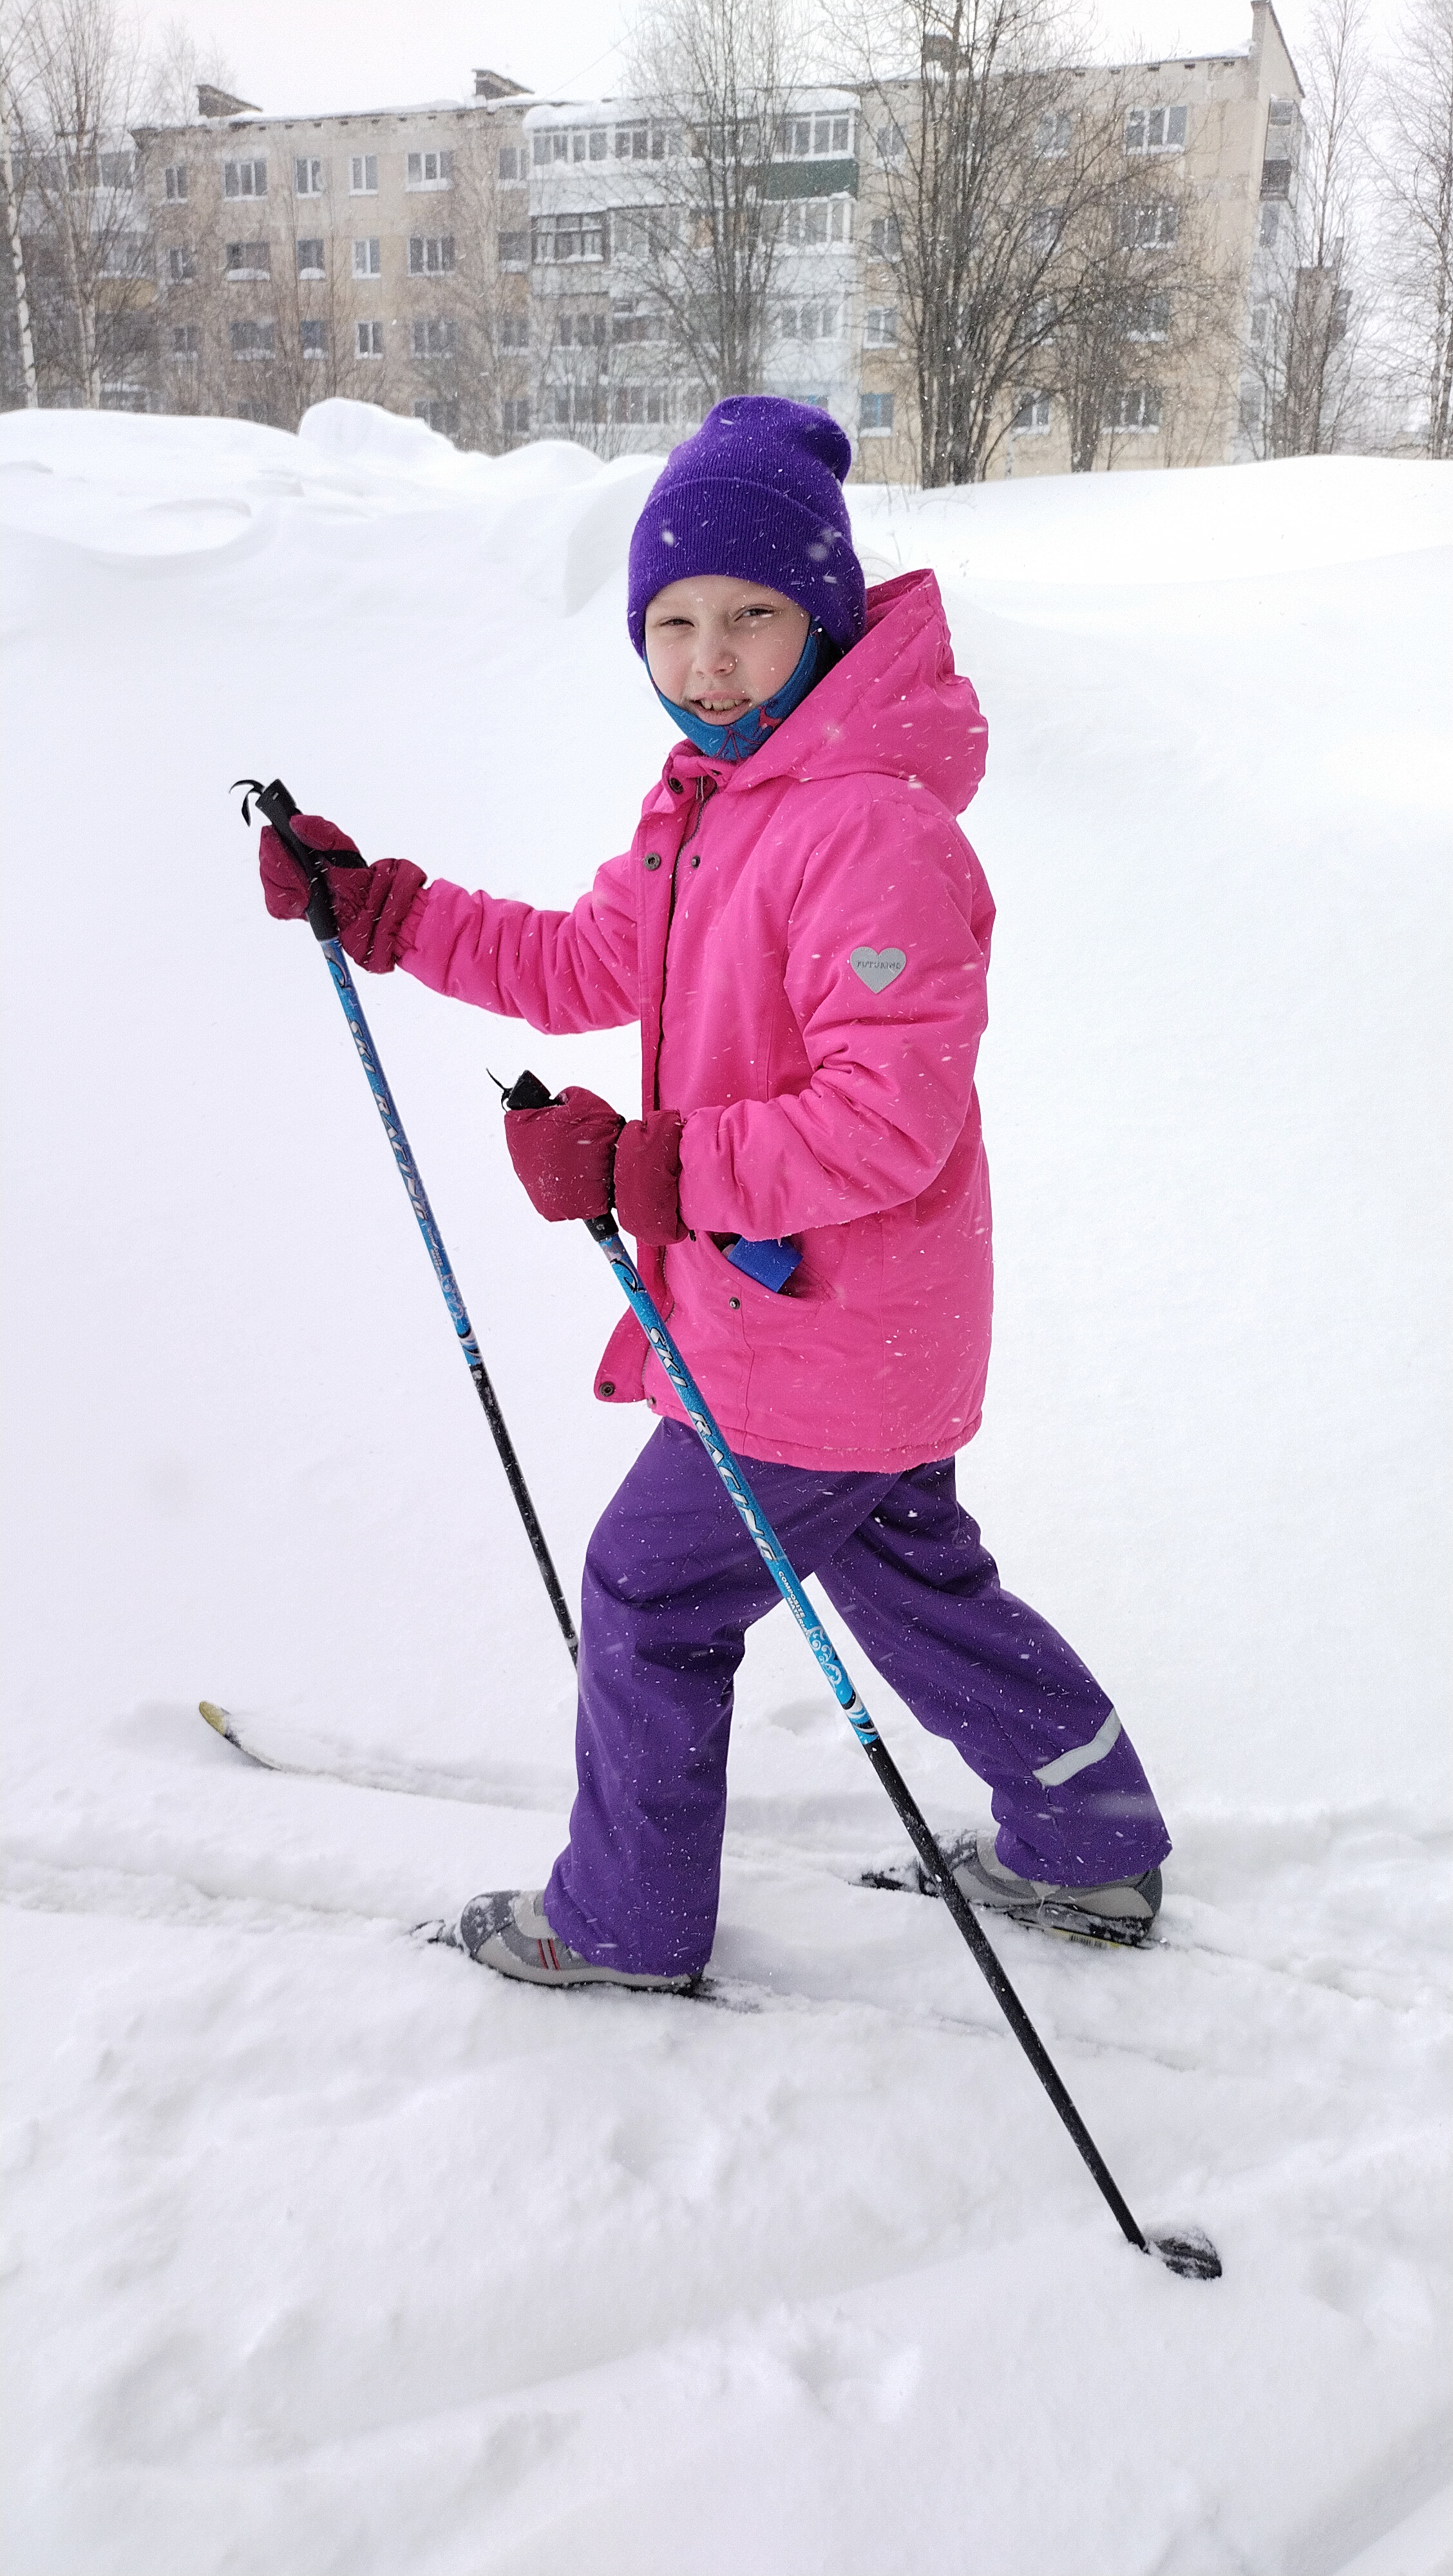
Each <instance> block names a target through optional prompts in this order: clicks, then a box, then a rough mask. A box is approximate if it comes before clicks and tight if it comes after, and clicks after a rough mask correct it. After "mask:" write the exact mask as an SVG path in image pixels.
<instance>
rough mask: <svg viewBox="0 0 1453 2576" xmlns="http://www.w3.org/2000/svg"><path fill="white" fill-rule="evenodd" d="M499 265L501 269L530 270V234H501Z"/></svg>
mask: <svg viewBox="0 0 1453 2576" xmlns="http://www.w3.org/2000/svg"><path fill="white" fill-rule="evenodd" d="M499 264H500V266H501V268H528V267H529V265H530V236H529V234H528V233H501V234H500V237H499Z"/></svg>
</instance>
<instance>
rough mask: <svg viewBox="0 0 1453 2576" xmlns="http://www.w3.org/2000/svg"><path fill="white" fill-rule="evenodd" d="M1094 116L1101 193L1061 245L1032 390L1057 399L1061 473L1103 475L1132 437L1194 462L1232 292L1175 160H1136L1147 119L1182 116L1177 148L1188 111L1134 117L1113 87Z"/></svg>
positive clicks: (1209, 423) (1214, 393) (1119, 86)
mask: <svg viewBox="0 0 1453 2576" xmlns="http://www.w3.org/2000/svg"><path fill="white" fill-rule="evenodd" d="M1093 113H1094V114H1096V115H1097V116H1098V117H1099V118H1100V119H1101V120H1102V123H1103V126H1104V143H1105V148H1104V150H1103V152H1102V153H1100V154H1098V155H1097V156H1095V157H1096V160H1097V165H1098V168H1099V171H1100V184H1099V185H1098V186H1097V187H1093V188H1089V189H1087V190H1086V191H1085V193H1084V195H1083V197H1082V201H1081V205H1080V210H1079V213H1078V216H1077V218H1076V220H1075V222H1074V224H1073V226H1072V227H1071V229H1070V230H1069V232H1068V233H1067V236H1066V238H1065V241H1064V243H1063V245H1062V249H1061V255H1060V259H1059V262H1058V276H1059V281H1060V283H1059V288H1058V294H1057V298H1056V326H1055V332H1054V337H1053V341H1052V343H1051V344H1050V345H1049V347H1048V349H1047V351H1046V353H1045V356H1044V358H1043V360H1042V362H1041V382H1042V383H1043V384H1044V386H1045V388H1046V390H1048V391H1052V392H1054V393H1056V394H1058V395H1059V396H1060V398H1061V399H1062V401H1063V402H1064V405H1065V410H1066V415H1067V418H1068V423H1069V443H1070V470H1071V472H1072V473H1075V474H1088V473H1090V472H1091V471H1092V470H1093V469H1094V467H1095V466H1096V465H1098V464H1103V465H1105V466H1106V467H1107V468H1108V467H1110V466H1112V465H1113V464H1114V462H1115V459H1116V455H1117V453H1118V452H1120V451H1121V450H1123V448H1124V446H1125V444H1126V443H1127V442H1128V441H1129V440H1131V439H1133V438H1134V437H1135V436H1136V435H1137V434H1139V433H1140V432H1142V431H1155V432H1157V433H1158V434H1159V437H1160V447H1159V450H1158V452H1159V454H1160V455H1161V456H1162V458H1163V459H1164V461H1165V462H1166V463H1173V462H1174V463H1184V462H1195V461H1196V459H1197V457H1198V455H1199V454H1200V453H1203V452H1204V448H1205V444H1206V442H1207V440H1208V439H1209V438H1210V437H1211V436H1212V435H1213V434H1214V426H1215V418H1214V415H1215V408H1216V402H1217V398H1218V394H1219V379H1218V374H1217V370H1216V367H1215V363H1214V361H1215V360H1216V358H1217V357H1220V356H1227V355H1229V353H1230V350H1231V349H1232V347H1233V346H1234V330H1233V324H1232V314H1233V307H1234V306H1235V305H1236V304H1237V303H1238V302H1239V300H1240V289H1241V286H1242V281H1241V279H1240V278H1239V277H1238V278H1236V279H1234V280H1233V279H1232V278H1230V277H1228V276H1226V275H1224V274H1221V273H1219V272H1218V270H1217V268H1216V265H1215V260H1214V252H1213V245H1212V240H1211V235H1210V229H1209V225H1208V223H1207V220H1206V210H1205V208H1204V207H1203V205H1202V204H1201V202H1200V200H1199V198H1198V196H1197V193H1196V191H1195V189H1194V188H1193V187H1192V186H1191V185H1190V184H1189V183H1188V182H1187V181H1186V179H1185V178H1184V177H1183V176H1182V175H1181V173H1180V170H1179V167H1178V163H1177V159H1176V157H1175V155H1174V154H1173V153H1172V152H1170V151H1162V152H1161V153H1160V154H1159V155H1158V157H1157V159H1156V160H1155V161H1154V162H1153V163H1151V162H1149V161H1148V160H1147V158H1146V157H1145V156H1144V153H1143V145H1144V130H1145V128H1146V126H1147V124H1148V123H1149V121H1150V120H1151V119H1152V118H1159V119H1160V120H1161V125H1162V127H1165V126H1167V125H1169V124H1170V122H1171V120H1173V119H1176V118H1179V119H1180V135H1181V141H1182V142H1183V141H1184V125H1185V116H1186V111H1185V109H1184V108H1173V107H1172V108H1149V109H1147V108H1143V107H1138V106H1136V105H1134V104H1133V103H1132V100H1131V91H1130V88H1129V87H1128V86H1127V85H1126V84H1125V82H1123V81H1121V80H1116V81H1115V82H1113V83H1112V84H1111V86H1110V88H1109V91H1108V94H1106V95H1104V96H1103V97H1101V98H1099V99H1097V102H1096V106H1095V109H1094V111H1093ZM1172 140H1174V137H1172ZM1137 151H1139V152H1140V153H1141V158H1140V159H1139V162H1138V164H1137V161H1136V160H1135V158H1133V157H1129V156H1133V155H1135V154H1136V153H1137ZM1152 172H1153V176H1152Z"/></svg>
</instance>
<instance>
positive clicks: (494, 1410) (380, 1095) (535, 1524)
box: [232, 778, 580, 1663]
mask: <svg viewBox="0 0 1453 2576" xmlns="http://www.w3.org/2000/svg"><path fill="white" fill-rule="evenodd" d="M232 784H233V787H234V788H237V787H241V788H244V789H245V790H246V791H247V792H246V794H245V795H244V796H243V799H242V819H243V822H244V823H250V822H251V820H252V807H253V806H254V805H256V807H257V809H258V811H259V813H261V814H263V815H265V816H266V818H267V820H268V822H269V823H270V824H271V825H272V828H273V830H274V831H275V832H276V834H277V836H278V838H279V840H280V841H282V842H284V843H285V844H286V846H287V848H288V849H289V850H290V851H291V853H292V856H293V857H294V858H295V859H296V860H297V862H298V865H299V866H300V867H301V868H302V870H303V871H304V874H305V875H306V877H307V880H308V884H309V887H310V889H311V891H310V893H309V896H308V927H309V929H310V930H311V931H312V933H313V936H314V938H315V939H316V940H317V942H318V944H319V946H320V947H321V949H322V951H323V955H324V958H325V959H326V961H327V966H328V972H329V974H330V975H331V977H332V979H333V989H334V991H335V992H336V994H337V996H338V999H339V1001H340V1003H341V1004H342V1006H343V1016H344V1018H345V1020H346V1021H347V1022H348V1028H349V1034H350V1035H351V1037H352V1039H353V1043H354V1045H355V1046H356V1047H357V1049H358V1053H359V1059H360V1061H361V1063H362V1065H363V1070H364V1072H365V1073H366V1074H367V1076H368V1087H369V1089H370V1091H371V1092H372V1093H373V1097H374V1103H375V1106H376V1108H377V1110H378V1114H379V1117H380V1118H381V1119H382V1121H383V1132H384V1134H385V1135H386V1136H387V1138H388V1141H389V1143H390V1145H391V1146H392V1148H393V1157H394V1161H395V1162H396V1163H397V1165H398V1167H399V1172H400V1175H401V1176H402V1179H403V1184H404V1188H405V1189H406V1190H407V1192H408V1194H409V1205H410V1207H411V1208H412V1209H413V1211H414V1215H415V1217H416V1218H417V1219H418V1226H419V1232H420V1234H421V1235H422V1236H423V1238H424V1243H425V1246H426V1248H427V1250H428V1254H429V1259H430V1260H431V1261H432V1263H433V1265H434V1276H435V1277H436V1279H437V1280H438V1282H439V1286H440V1289H441V1290H442V1292H443V1297H444V1303H445V1305H446V1306H447V1307H448V1309H449V1320H450V1322H451V1324H452V1325H453V1327H454V1330H455V1332H456V1334H457V1335H458V1337H459V1347H460V1350H461V1351H462V1352H463V1354H464V1363H465V1366H466V1368H467V1369H468V1371H469V1374H470V1376H471V1377H472V1378H473V1380H474V1387H475V1393H476V1394H477V1395H478V1397H479V1401H480V1403H481V1404H482V1405H483V1407H484V1416H485V1420H486V1421H487V1422H488V1424H489V1427H490V1431H491V1433H492V1435H493V1438H494V1445H495V1447H496V1449H497V1450H498V1451H499V1457H500V1464H501V1466H502V1467H503V1469H504V1471H505V1476H506V1478H507V1480H508V1483H509V1489H510V1492H511V1493H512V1494H513V1496H514V1498H515V1503H516V1506H517V1508H518V1511H519V1515H520V1518H521V1520H522V1521H523V1522H524V1525H525V1536H526V1537H527V1539H528V1540H529V1542H530V1549H531V1553H532V1554H533V1556H534V1559H535V1563H536V1564H537V1566H538V1567H539V1569H540V1579H541V1581H542V1583H543V1584H544V1586H545V1590H546V1591H547V1592H548V1594H549V1596H550V1607H551V1609H552V1610H553V1611H554V1613H555V1617H556V1620H557V1622H558V1623H559V1628H560V1634H561V1636H562V1637H563V1638H564V1640H565V1644H566V1647H567V1649H568V1650H569V1654H570V1660H571V1662H572V1663H574V1662H576V1661H577V1659H578V1657H579V1653H580V1640H579V1638H578V1637H577V1636H576V1633H575V1622H574V1620H573V1619H572V1618H571V1616H570V1608H569V1604H568V1602H567V1601H566V1598H565V1595H564V1593H563V1591H562V1590H561V1588H560V1577H559V1575H558V1574H557V1573H556V1571H555V1564H554V1559H553V1558H552V1556H551V1554H550V1550H549V1548H548V1547H547V1546H546V1544H545V1533H544V1531H543V1530H542V1529H541V1527H540V1522H539V1517H538V1515H537V1513H536V1510H535V1506H534V1504H533V1502H532V1501H531V1499H530V1489H529V1487H528V1485H527V1484H526V1483H525V1479H524V1474H523V1471H522V1470H521V1467H520V1462H519V1459H518V1458H517V1457H516V1455H515V1445H514V1442H513V1441H512V1440H511V1438H510V1435H509V1431H508V1428H507V1426H506V1423H505V1418H504V1415H503V1414H502V1413H501V1411H500V1406H499V1398H498V1396H497V1395H496V1394H495V1391H494V1388H493V1386H492V1385H491V1383H490V1377H489V1371H488V1369H487V1368H486V1367H485V1365H484V1360H483V1357H482V1355H481V1352H480V1348H479V1344H478V1342H477V1341H476V1340H475V1338H474V1327H473V1325H472V1324H471V1323H470V1320H469V1316H468V1313H467V1312H466V1309H465V1304H464V1299H463V1298H462V1296H461V1295H460V1293H459V1282H458V1280H457V1279H456V1278H455V1276H454V1265H453V1263H452V1262H451V1260H450V1258H449V1255H448V1253H447V1252H446V1251H445V1249H444V1238H443V1236H442V1235H441V1233H440V1232H439V1228H438V1226H437V1224H436V1223H435V1220H434V1211H433V1209H432V1208H431V1207H430V1205H429V1197H428V1192H427V1191H426V1190H425V1188H424V1183H423V1180H422V1177H421V1175H420V1172H419V1167H418V1164H417V1163H416V1162H415V1160H414V1156H413V1151H412V1148H411V1147H410V1144H409V1140H408V1138H407V1136H406V1135H405V1134H404V1125H403V1120H402V1119H401V1118H400V1116H399V1113H398V1110H397V1108H396V1106H395V1104H394V1096H393V1093H392V1092H391V1091H390V1089H389V1086H388V1080H387V1077H386V1076H385V1073H384V1069H383V1066H382V1065H381V1064H380V1062H379V1058H378V1049H377V1048H376V1047H375V1045H374V1043H373V1039H372V1037H371V1035H370V1034H369V1027H368V1022H367V1020H366V1019H365V1018H364V1016H363V1006H362V1004H361V1003H360V1001H359V998H358V988H357V986H356V985H355V983H354V981H353V977H352V975H351V974H350V972H349V967H348V960H347V958H346V957H345V956H344V954H343V948H342V943H341V942H340V940H339V937H338V924H337V921H336V920H335V918H334V914H333V901H332V897H331V895H330V894H329V892H328V879H327V875H326V873H325V864H324V858H323V857H322V856H320V854H319V852H318V851H316V850H310V849H309V847H308V844H307V842H306V841H304V840H301V839H300V838H299V836H298V834H297V833H296V832H295V831H293V829H292V828H291V826H292V818H293V816H294V815H295V814H296V813H297V811H298V806H297V804H296V802H295V800H294V798H293V797H291V796H290V795H289V794H288V791H287V789H286V788H285V787H284V785H283V783H282V780H281V779H280V778H275V779H274V780H273V781H272V784H271V786H269V787H264V786H263V785H262V784H261V782H260V781H259V780H258V779H256V778H235V779H234V780H233V782H232ZM327 864H328V865H329V866H333V867H349V868H357V867H363V866H364V865H365V864H366V863H365V861H364V860H362V859H360V858H355V857H353V856H352V855H350V854H349V853H347V852H344V853H342V854H340V855H338V856H332V855H330V856H329V857H328V860H327Z"/></svg>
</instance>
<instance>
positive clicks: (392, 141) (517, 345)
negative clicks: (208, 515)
mask: <svg viewBox="0 0 1453 2576" xmlns="http://www.w3.org/2000/svg"><path fill="white" fill-rule="evenodd" d="M527 103H528V100H527V93H525V92H524V91H522V90H520V89H519V87H518V85H517V84H516V83H514V82H512V81H507V80H505V79H504V78H502V76H501V75H499V74H497V73H494V72H488V71H480V72H477V73H476V74H475V94H474V96H473V98H472V99H470V100H468V101H467V102H460V101H456V100H436V101H433V102H430V103H427V104H425V105H423V106H420V107H408V108H396V109H379V110H376V111H372V112H370V113H367V114H349V115H330V116H318V117H274V116H267V115H264V114H262V113H261V111H259V110H258V109H256V108H253V107H252V106H250V105H249V103H248V102H247V101H245V100H243V99H237V98H230V97H227V96H225V95H224V94H222V93H221V92H218V91H216V90H212V89H205V88H204V89H203V90H201V91H200V92H199V106H200V108H201V111H202V113H201V117H200V121H199V122H198V123H196V124H190V125H187V126H181V127H175V128H171V129H167V130H165V131H148V132H146V133H145V134H142V135H139V136H138V138H137V139H138V142H139V143H140V144H141V146H142V157H141V168H142V172H143V181H142V184H143V185H144V187H145V190H146V193H147V196H148V198H149V200H150V205H149V219H150V229H151V233H152V237H153V242H154V269H155V279H156V304H155V333H154V347H153V351H152V383H153V385H154V388H155V397H156V399H157V403H158V407H159V408H162V409H166V410H175V411H193V410H195V411H223V412H226V413H229V414H231V415H233V416H235V417H239V418H242V419H246V420H259V421H272V422H276V423H278V424H279V425H282V426H291V424H292V423H293V422H294V421H296V420H297V419H298V417H299V416H300V415H301V413H302V411H304V410H305V409H306V408H307V406H308V404H309V403H310V402H312V401H316V400H318V399H319V398H320V396H322V395H324V394H346V395H350V396H352V397H353V398H354V399H356V400H360V401H365V402H377V403H381V404H383V405H384V406H385V407H386V408H387V409H388V410H390V411H401V412H404V413H412V414H413V415H414V416H415V417H416V418H418V419H421V420H426V421H427V422H428V423H429V424H430V426H431V427H432V428H435V429H438V430H441V431H443V432H444V433H445V434H446V435H447V436H449V437H451V438H457V439H460V440H462V441H463V443H465V444H466V445H469V446H483V447H497V446H499V445H500V444H501V443H502V442H504V441H508V440H510V439H512V438H514V437H515V436H517V435H525V434H528V431H529V427H530V420H531V410H530V380H529V336H530V334H529V262H528V257H527V255H525V253H524V252H522V251H521V245H522V244H523V245H525V246H526V249H527V245H528V216H527V213H526V201H527V196H528V188H527V184H526V167H525V165H526V150H525V146H524V140H523V127H522V110H523V108H524V106H525V105H526V104H527Z"/></svg>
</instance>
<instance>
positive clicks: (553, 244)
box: [532, 215, 630, 266]
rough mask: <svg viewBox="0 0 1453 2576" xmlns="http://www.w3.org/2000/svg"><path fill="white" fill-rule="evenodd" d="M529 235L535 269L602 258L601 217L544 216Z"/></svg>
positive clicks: (602, 217) (627, 220) (603, 251)
mask: <svg viewBox="0 0 1453 2576" xmlns="http://www.w3.org/2000/svg"><path fill="white" fill-rule="evenodd" d="M622 220H623V221H624V222H629V220H630V219H629V217H625V218H623V219H622ZM532 231H533V242H534V254H535V261H536V265H537V266H539V265H546V266H561V265H563V264H564V263H566V262H568V261H573V260H578V259H604V257H605V217H604V215H544V216H541V217H539V218H538V219H537V220H536V222H535V224H534V226H533V228H532Z"/></svg>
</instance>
